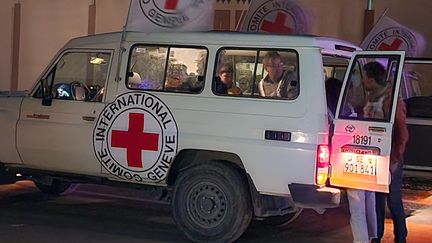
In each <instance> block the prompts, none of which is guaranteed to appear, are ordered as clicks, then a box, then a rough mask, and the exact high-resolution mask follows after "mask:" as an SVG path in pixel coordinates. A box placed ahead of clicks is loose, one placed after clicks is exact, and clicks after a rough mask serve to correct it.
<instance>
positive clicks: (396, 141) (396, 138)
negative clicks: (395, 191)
mask: <svg viewBox="0 0 432 243" xmlns="http://www.w3.org/2000/svg"><path fill="white" fill-rule="evenodd" d="M406 112H407V111H406V106H405V102H404V101H403V100H402V99H399V100H398V103H397V107H396V117H395V123H394V125H393V137H392V148H391V154H390V163H391V164H394V163H401V162H402V160H403V155H404V153H405V147H406V144H407V142H408V138H409V134H408V127H407V124H406Z"/></svg>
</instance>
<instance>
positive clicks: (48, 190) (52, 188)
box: [34, 179, 78, 195]
mask: <svg viewBox="0 0 432 243" xmlns="http://www.w3.org/2000/svg"><path fill="white" fill-rule="evenodd" d="M34 183H35V185H36V187H37V188H38V189H39V191H41V192H43V193H45V194H49V195H60V194H63V195H65V194H68V193H72V192H73V191H74V190H75V189H76V188H77V186H78V184H71V183H69V182H64V181H60V180H58V179H54V180H53V181H52V183H51V184H44V183H42V182H38V181H34Z"/></svg>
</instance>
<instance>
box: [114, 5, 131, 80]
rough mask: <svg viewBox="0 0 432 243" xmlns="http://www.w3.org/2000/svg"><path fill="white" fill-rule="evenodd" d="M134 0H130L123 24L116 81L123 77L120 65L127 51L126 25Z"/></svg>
mask: <svg viewBox="0 0 432 243" xmlns="http://www.w3.org/2000/svg"><path fill="white" fill-rule="evenodd" d="M132 1H134V0H130V2H129V8H128V14H127V17H126V23H125V24H124V25H123V29H122V35H121V39H120V46H119V54H118V60H117V71H116V76H115V81H116V82H120V81H121V78H120V67H121V61H122V56H123V52H125V51H126V49H125V48H124V41H125V39H126V26H127V23H128V20H129V14H130V11H131V6H132ZM117 87H118V86H117Z"/></svg>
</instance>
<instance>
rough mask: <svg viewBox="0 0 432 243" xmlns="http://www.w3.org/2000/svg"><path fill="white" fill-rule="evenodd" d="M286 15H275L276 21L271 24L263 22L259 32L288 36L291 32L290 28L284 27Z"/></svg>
mask: <svg viewBox="0 0 432 243" xmlns="http://www.w3.org/2000/svg"><path fill="white" fill-rule="evenodd" d="M286 18H287V15H286V14H285V13H281V12H278V13H277V15H276V21H275V22H271V21H267V20H264V21H263V24H262V25H261V30H263V31H266V32H270V33H283V34H289V33H292V32H293V29H292V28H289V27H287V26H285V20H286Z"/></svg>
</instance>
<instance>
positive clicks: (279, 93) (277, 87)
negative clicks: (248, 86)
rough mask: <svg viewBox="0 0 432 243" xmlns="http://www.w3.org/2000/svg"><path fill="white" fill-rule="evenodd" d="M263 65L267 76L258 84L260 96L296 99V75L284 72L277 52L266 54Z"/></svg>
mask: <svg viewBox="0 0 432 243" xmlns="http://www.w3.org/2000/svg"><path fill="white" fill-rule="evenodd" d="M263 65H264V69H265V70H266V71H267V75H266V76H265V77H264V78H263V79H261V81H260V82H259V83H258V89H259V94H260V96H265V97H280V98H288V99H294V98H296V97H297V95H298V87H297V86H298V85H297V75H296V74H295V73H294V72H289V71H285V70H284V63H283V62H282V57H281V55H280V54H279V53H278V52H275V51H271V52H267V53H266V55H265V56H264V58H263Z"/></svg>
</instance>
